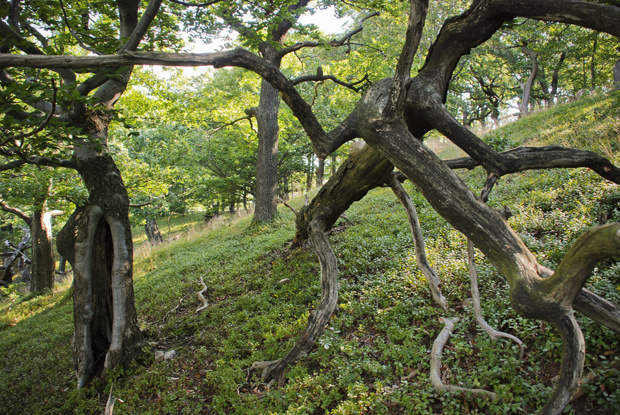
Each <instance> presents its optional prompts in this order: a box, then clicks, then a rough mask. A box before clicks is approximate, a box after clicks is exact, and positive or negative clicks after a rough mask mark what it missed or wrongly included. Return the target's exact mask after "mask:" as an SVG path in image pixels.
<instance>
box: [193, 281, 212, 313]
mask: <svg viewBox="0 0 620 415" xmlns="http://www.w3.org/2000/svg"><path fill="white" fill-rule="evenodd" d="M200 284H202V286H203V289H202V290H200V291H199V292H198V293H197V295H198V298H199V299H200V301H202V306H200V307H198V308H197V309H196V314H197V313H199V312H201V311H202V310H204V309H205V308H207V307H208V306H209V303H208V302H207V300H206V299H205V297H204V295H203V294H204V293H205V292H206V291H207V284H205V282H204V280H203V279H202V276H201V277H200Z"/></svg>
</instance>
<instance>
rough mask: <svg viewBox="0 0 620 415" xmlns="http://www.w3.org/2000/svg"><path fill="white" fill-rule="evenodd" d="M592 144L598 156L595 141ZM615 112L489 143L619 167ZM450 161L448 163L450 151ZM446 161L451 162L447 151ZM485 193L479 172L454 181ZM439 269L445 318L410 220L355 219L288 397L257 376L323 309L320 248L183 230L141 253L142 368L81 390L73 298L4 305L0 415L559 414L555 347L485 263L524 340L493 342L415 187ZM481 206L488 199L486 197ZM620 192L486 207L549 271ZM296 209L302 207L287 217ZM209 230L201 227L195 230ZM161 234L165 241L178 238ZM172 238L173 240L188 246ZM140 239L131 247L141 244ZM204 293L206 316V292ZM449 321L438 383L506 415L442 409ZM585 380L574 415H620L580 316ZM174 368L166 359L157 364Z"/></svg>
mask: <svg viewBox="0 0 620 415" xmlns="http://www.w3.org/2000/svg"><path fill="white" fill-rule="evenodd" d="M592 137H597V141H592ZM619 137H620V95H619V94H614V95H612V96H608V97H605V96H596V97H588V98H585V99H582V100H580V101H578V102H575V103H572V104H567V105H563V106H558V107H556V108H553V109H550V110H548V111H547V112H545V113H540V114H535V115H532V116H530V117H528V118H526V119H523V120H520V121H518V122H515V123H512V124H510V125H508V126H505V127H503V128H501V129H498V130H494V131H493V132H491V133H489V134H487V135H486V136H485V139H486V140H487V142H489V143H490V144H491V145H493V146H495V147H496V148H498V149H503V148H510V147H513V146H517V145H526V144H527V145H547V144H560V145H572V146H578V147H580V148H589V149H594V150H596V151H599V152H602V153H603V154H605V155H607V156H609V157H611V158H612V159H613V161H614V162H615V163H616V164H617V163H619V162H620V157H619V156H618V151H619V148H618V146H619ZM436 145H437V146H438V147H437V148H440V147H442V148H443V147H445V145H444V144H442V143H440V142H437V143H436ZM444 150H445V148H443V150H442V151H444ZM459 175H461V177H462V178H463V179H464V180H465V181H466V182H467V183H468V184H469V185H470V186H471V188H472V189H481V188H482V185H483V183H484V179H485V176H484V172H483V171H482V170H480V169H475V170H473V171H469V172H459ZM405 187H406V189H407V190H408V192H409V194H410V195H411V197H412V199H413V201H414V203H415V205H416V208H417V209H418V215H419V217H420V222H421V224H422V228H423V232H424V236H425V239H426V244H427V246H426V248H427V256H428V258H429V262H430V264H431V265H432V266H433V267H434V268H435V270H436V271H437V273H438V275H439V277H440V279H441V281H442V286H441V288H442V290H443V294H444V295H445V297H446V298H447V300H448V303H449V310H448V311H447V312H444V311H442V310H440V309H439V308H437V307H435V306H434V305H433V302H432V297H431V294H430V290H429V288H428V286H427V284H426V281H425V279H424V278H423V276H422V275H421V273H420V272H419V270H418V268H417V266H416V264H415V254H414V249H413V244H412V240H411V234H410V231H409V228H408V225H407V218H406V216H405V212H404V211H403V209H402V207H401V206H400V204H399V202H398V200H397V199H396V197H395V196H394V195H393V194H392V193H391V191H390V190H389V189H383V188H382V189H375V190H373V191H372V192H371V193H370V194H369V195H368V196H367V197H366V198H364V199H363V200H361V201H360V202H357V203H355V204H354V205H353V206H352V207H351V208H350V209H349V210H348V211H347V212H346V218H342V219H341V220H340V221H339V222H338V223H337V224H336V227H335V231H334V232H332V234H331V235H330V242H331V244H332V246H333V249H334V251H335V253H336V256H337V258H338V261H339V269H340V291H339V307H338V310H337V312H336V314H335V315H334V317H333V318H332V319H331V322H330V324H329V326H328V327H327V328H326V331H325V334H324V335H323V336H321V338H320V339H319V340H318V342H317V344H316V346H315V348H314V349H313V350H312V351H311V352H310V353H309V354H308V355H307V356H306V357H304V358H303V359H301V360H299V361H298V362H296V363H295V364H293V365H292V366H291V368H290V370H289V372H288V374H287V377H286V380H285V381H284V382H283V383H282V384H281V385H271V384H265V383H263V382H262V381H261V379H260V373H250V372H249V368H250V366H251V365H252V363H253V362H256V361H264V360H273V359H277V358H280V357H282V356H284V354H285V353H286V352H287V351H288V350H289V348H290V347H292V345H293V344H294V343H295V341H296V340H297V338H298V337H299V335H300V334H301V333H302V331H303V329H304V328H305V325H306V322H307V318H308V315H309V313H310V312H311V311H312V309H313V308H314V307H315V306H316V305H317V304H318V301H319V299H320V283H319V278H318V277H319V265H318V262H317V260H316V257H315V255H314V253H313V252H312V249H311V247H309V246H304V247H303V248H300V249H294V250H293V249H291V248H290V243H291V240H292V238H293V235H294V215H293V213H292V212H290V211H289V209H287V208H284V207H282V208H281V209H280V213H279V216H278V218H277V219H276V220H275V221H274V222H272V223H270V224H267V225H262V226H260V227H257V226H250V220H251V218H250V217H246V218H243V217H239V218H234V219H233V218H231V219H228V220H223V221H222V222H221V224H220V225H218V226H214V225H205V224H204V223H203V222H202V221H201V219H200V218H199V217H196V218H192V219H191V220H189V221H187V223H186V224H185V225H183V224H179V225H178V226H179V228H175V226H177V225H175V223H174V221H173V220H171V222H170V224H171V226H170V230H169V233H168V234H167V235H165V237H166V239H167V242H166V243H164V244H162V245H161V246H158V247H150V246H149V247H147V245H146V244H142V245H141V246H142V248H138V249H136V255H135V269H134V275H135V293H136V303H137V308H138V313H139V322H140V326H141V329H142V330H143V332H144V333H145V337H146V341H147V343H146V344H145V346H144V348H143V352H142V354H141V355H140V356H139V357H138V359H137V360H136V361H135V362H134V363H133V364H131V365H130V366H129V367H127V368H124V369H117V370H114V371H113V372H112V373H110V374H109V375H108V377H107V378H106V379H105V380H96V381H94V382H93V383H92V385H91V386H89V387H88V388H85V389H82V390H76V389H75V375H74V373H73V369H72V361H71V335H72V324H73V316H72V301H71V297H70V293H71V291H70V289H69V286H70V283H69V282H65V283H64V284H59V285H58V286H57V287H56V288H55V289H54V291H53V292H49V293H45V294H43V295H39V296H36V297H33V296H29V295H26V296H24V295H21V294H20V293H18V292H17V291H14V292H5V296H4V297H3V298H2V300H1V302H0V414H7V415H8V414H101V413H103V409H104V408H105V403H106V400H107V398H108V394H109V393H110V390H111V388H112V387H113V395H114V396H115V397H117V398H120V399H122V402H120V401H117V403H116V405H115V408H114V413H115V414H141V415H142V414H216V413H217V414H353V413H360V414H361V413H368V414H401V413H402V414H430V413H432V414H454V415H457V414H458V415H460V414H530V413H534V412H535V411H536V410H537V409H538V408H540V407H541V406H542V405H543V404H544V403H545V402H546V400H547V398H548V397H549V395H550V393H551V390H552V385H553V382H554V380H555V376H556V375H557V373H558V369H559V362H560V357H561V341H560V339H559V337H558V335H557V333H556V332H555V331H554V330H553V329H552V328H550V327H548V326H547V325H545V324H544V323H541V322H539V321H534V320H529V319H525V318H522V317H520V316H518V315H517V314H516V313H515V312H514V311H513V310H512V308H511V306H510V304H509V300H508V295H507V290H508V287H507V284H506V282H505V280H504V279H503V278H502V277H501V276H500V275H499V274H498V273H497V272H496V271H495V269H494V268H493V267H492V266H491V265H490V264H488V263H487V262H486V261H485V260H484V258H483V256H482V254H481V253H480V252H477V257H476V259H477V264H478V271H479V276H480V281H479V284H480V291H481V296H482V306H483V313H484V316H485V318H486V320H487V322H488V323H489V324H491V325H492V326H494V327H495V328H497V329H500V330H503V331H506V332H509V333H510V334H513V335H515V336H517V337H519V338H520V339H521V340H522V341H523V342H524V343H525V345H526V350H525V356H524V358H523V359H522V360H520V359H519V356H518V346H517V345H516V344H514V343H512V342H510V341H508V340H504V339H501V340H499V341H497V342H494V341H492V340H491V339H490V338H489V337H488V336H487V335H486V334H485V333H484V332H482V331H481V330H480V328H479V326H478V325H477V324H476V323H475V320H474V317H473V312H472V310H471V307H470V306H469V305H468V303H469V302H468V301H467V299H468V298H469V297H470V282H469V274H468V268H467V255H466V245H467V244H466V240H465V238H464V237H463V236H462V235H461V234H459V233H458V232H456V231H455V230H454V229H452V228H451V227H450V226H449V225H448V224H447V223H446V222H445V221H444V220H443V219H442V218H441V217H439V216H438V215H437V214H436V213H435V212H434V211H433V210H432V209H431V208H430V206H429V205H428V204H427V203H426V201H425V200H424V199H423V198H422V197H421V195H420V194H419V193H418V192H417V191H416V190H415V189H414V188H413V186H411V184H410V183H408V182H406V183H405ZM477 191H478V190H476V192H477ZM619 202H620V188H618V187H617V186H616V185H614V184H611V183H609V182H607V181H605V180H602V179H601V178H600V177H598V176H597V175H596V174H594V173H593V172H591V171H589V170H588V169H575V170H557V171H554V172H542V171H532V172H527V173H521V174H515V175H512V176H510V177H507V178H504V179H502V180H501V181H500V182H499V184H498V185H497V187H496V189H495V190H494V191H493V193H492V194H491V198H490V201H489V203H490V204H491V205H492V206H495V207H497V208H503V207H504V206H508V207H509V208H510V209H511V211H512V212H513V214H514V216H513V217H512V218H511V219H510V224H511V226H512V227H513V228H514V229H515V231H516V232H517V233H518V234H519V235H520V236H521V237H522V238H523V240H524V242H525V243H526V244H527V245H528V247H529V248H530V249H531V250H532V251H533V252H534V254H535V255H536V256H537V258H538V259H539V261H540V262H541V263H542V264H544V265H545V266H548V267H550V268H554V267H555V266H556V265H557V263H558V261H559V260H560V259H561V258H562V256H563V254H564V253H565V252H566V250H567V249H568V247H569V246H570V245H571V242H572V241H574V240H575V238H576V237H577V236H579V235H580V234H581V233H583V232H584V231H585V230H586V229H588V228H590V227H592V226H594V225H596V224H598V223H599V222H600V220H601V219H602V218H607V220H609V221H610V222H611V221H620V205H619ZM291 203H292V204H293V205H294V206H295V207H297V208H298V207H300V206H301V204H303V198H299V199H296V200H293V201H292V202H291ZM196 216H198V215H196ZM166 225H167V224H166V219H165V218H162V219H161V220H160V228H163V229H166ZM175 229H176V230H175ZM138 233H139V232H136V235H137V237H136V242H138V243H141V242H140V238H141V237H140V236H139V235H138ZM201 278H202V280H203V281H204V283H205V284H206V286H207V289H206V291H205V292H204V296H205V298H206V300H207V302H208V306H207V307H206V308H205V309H203V310H201V311H198V312H197V310H198V309H199V308H200V307H201V306H202V305H203V304H202V302H201V300H200V299H199V298H198V296H197V293H198V292H199V291H201V290H202V289H203V286H202V285H201ZM588 288H590V289H592V290H594V291H596V292H598V293H600V294H602V295H604V296H605V297H607V298H608V299H610V300H612V301H615V302H616V303H620V262H618V261H607V262H605V263H604V264H601V265H600V266H599V267H598V268H597V269H596V271H595V275H594V277H593V278H591V279H590V281H589V282H588ZM440 317H458V319H459V320H458V323H457V325H456V328H455V331H454V333H453V337H452V338H451V339H450V340H449V342H448V343H447V345H446V348H445V349H444V352H443V356H442V380H443V381H444V383H450V384H454V385H459V386H463V387H468V388H481V389H487V390H491V391H494V392H495V393H497V394H498V397H499V399H498V400H497V401H489V400H486V399H484V398H482V397H475V396H471V395H461V394H456V393H452V394H445V395H437V394H436V393H435V392H434V391H433V388H432V386H431V384H430V381H429V364H430V349H431V348H432V345H433V341H434V339H435V338H436V337H437V335H438V334H439V332H440V331H441V330H442V328H443V325H442V323H441V322H440V320H439V319H440ZM579 321H580V324H581V327H582V330H583V332H584V335H585V338H586V343H587V344H586V348H587V356H586V367H585V373H584V375H589V374H592V377H593V380H592V381H591V382H589V383H586V385H585V386H584V394H583V396H582V397H581V398H579V399H577V400H576V401H574V402H572V403H571V405H570V408H569V409H568V410H567V413H572V414H576V415H581V414H588V413H592V414H617V413H620V392H619V389H620V374H619V369H618V366H619V362H620V336H618V335H617V334H615V333H613V332H611V331H610V330H608V329H605V328H602V327H600V326H599V325H597V324H595V323H593V322H592V321H591V320H589V319H587V318H583V317H581V316H579ZM158 351H161V352H170V351H174V357H173V358H171V359H169V360H162V361H159V360H157V361H156V359H155V354H156V352H158Z"/></svg>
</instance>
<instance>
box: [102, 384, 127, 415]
mask: <svg viewBox="0 0 620 415" xmlns="http://www.w3.org/2000/svg"><path fill="white" fill-rule="evenodd" d="M113 389H114V385H112V386H110V394H109V395H108V401H107V402H106V404H105V412H104V415H114V404H115V403H116V401H119V402H123V400H122V399H119V398H115V397H113V396H112V390H113Z"/></svg>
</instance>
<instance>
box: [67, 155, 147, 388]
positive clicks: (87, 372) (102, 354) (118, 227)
mask: <svg viewBox="0 0 620 415" xmlns="http://www.w3.org/2000/svg"><path fill="white" fill-rule="evenodd" d="M79 164H80V174H81V175H82V178H83V180H84V183H85V184H86V187H87V188H88V189H89V190H91V192H90V200H89V204H88V205H87V206H86V207H85V208H83V209H82V208H80V209H78V210H77V211H76V212H74V215H73V216H72V218H71V219H70V220H69V221H68V222H67V224H66V225H65V227H64V228H63V230H62V232H61V233H59V235H58V240H57V245H58V252H59V253H60V254H61V255H62V256H63V257H65V258H67V260H68V261H69V263H70V264H71V267H72V269H73V272H74V283H73V284H74V288H75V289H74V324H75V332H74V340H73V348H74V365H75V370H76V375H77V377H78V387H80V388H81V387H84V386H86V385H87V384H88V382H89V381H90V379H91V378H92V377H93V376H99V375H100V374H105V372H106V371H108V370H110V369H112V368H113V367H115V366H117V365H125V364H127V363H129V362H130V361H131V360H132V359H133V358H134V357H135V356H136V355H137V353H138V352H139V351H140V348H141V347H142V334H141V333H140V330H139V327H138V321H137V312H136V308H135V304H134V293H133V282H132V261H133V249H132V246H133V245H132V240H131V228H130V224H129V220H128V210H129V199H128V197H127V193H126V191H125V188H124V185H123V182H122V180H121V177H120V173H119V172H118V169H117V168H116V166H115V164H114V162H113V161H112V159H111V158H109V157H105V156H94V157H92V158H86V159H83V160H80V161H79ZM92 189H98V191H92Z"/></svg>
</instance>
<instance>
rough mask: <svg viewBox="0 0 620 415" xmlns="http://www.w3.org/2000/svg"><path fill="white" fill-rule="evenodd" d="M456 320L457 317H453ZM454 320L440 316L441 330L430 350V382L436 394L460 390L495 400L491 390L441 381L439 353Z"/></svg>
mask: <svg viewBox="0 0 620 415" xmlns="http://www.w3.org/2000/svg"><path fill="white" fill-rule="evenodd" d="M454 321H458V319H456V318H455V319H454ZM454 321H453V320H451V319H449V318H440V319H439V322H442V323H444V328H443V330H441V332H440V333H439V335H438V336H437V338H436V339H435V341H434V342H433V349H432V351H431V376H430V377H431V384H432V385H433V388H434V389H435V392H437V393H438V394H441V393H444V392H461V393H471V394H474V395H482V396H486V397H488V398H489V399H492V400H496V399H497V395H496V394H495V393H493V392H490V391H487V390H484V389H469V388H462V387H460V386H454V385H444V383H443V382H442V381H441V354H442V352H443V348H444V347H445V345H446V343H447V342H448V340H450V337H451V336H452V330H454Z"/></svg>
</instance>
